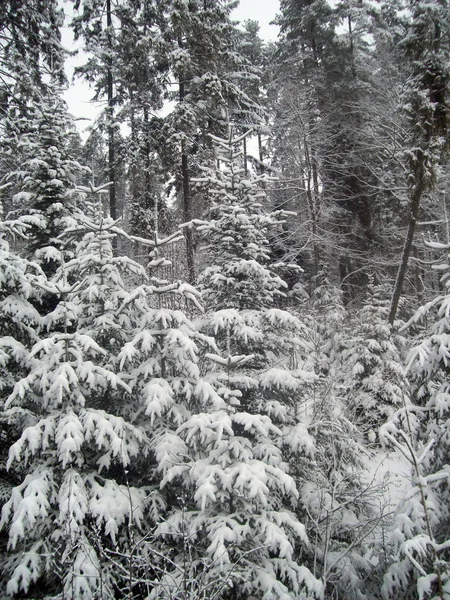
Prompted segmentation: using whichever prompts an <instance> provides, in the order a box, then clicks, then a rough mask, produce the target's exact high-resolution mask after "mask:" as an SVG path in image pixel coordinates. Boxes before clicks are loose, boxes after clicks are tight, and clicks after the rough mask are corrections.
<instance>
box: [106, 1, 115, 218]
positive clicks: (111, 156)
mask: <svg viewBox="0 0 450 600" xmlns="http://www.w3.org/2000/svg"><path fill="white" fill-rule="evenodd" d="M106 27H107V30H108V45H109V51H110V55H109V56H108V58H107V59H106V79H107V93H108V179H109V183H110V186H109V214H110V216H111V218H112V219H117V206H116V165H115V161H116V157H115V147H114V122H113V121H114V90H113V74H112V66H113V65H112V12H111V0H106Z"/></svg>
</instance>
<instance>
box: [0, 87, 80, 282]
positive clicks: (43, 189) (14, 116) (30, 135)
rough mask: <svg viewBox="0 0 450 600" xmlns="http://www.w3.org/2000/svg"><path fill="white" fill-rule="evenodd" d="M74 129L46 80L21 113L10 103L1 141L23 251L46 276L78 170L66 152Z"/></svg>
mask: <svg viewBox="0 0 450 600" xmlns="http://www.w3.org/2000/svg"><path fill="white" fill-rule="evenodd" d="M74 133H75V130H74V127H73V123H72V122H71V119H70V117H69V115H68V114H67V109H66V106H65V103H64V102H63V100H62V99H61V90H60V89H59V88H58V86H56V85H49V86H47V87H46V89H45V90H44V91H42V92H41V93H40V95H39V98H38V99H37V100H36V102H35V103H34V104H33V105H32V107H30V109H29V111H28V113H27V114H26V115H25V116H20V113H18V111H17V109H16V107H15V106H11V107H10V110H9V114H8V122H7V127H6V136H5V137H4V139H3V140H2V152H3V156H4V157H5V158H6V157H9V156H12V157H14V158H13V165H14V167H13V170H12V171H10V172H9V173H8V175H7V181H8V183H10V187H9V188H8V190H7V192H8V193H9V194H12V209H13V211H14V213H15V214H18V215H22V218H26V221H27V223H28V224H29V228H28V231H27V236H28V242H27V251H28V255H29V257H30V258H31V259H32V260H33V261H36V262H37V263H38V264H39V265H40V266H41V268H42V269H43V270H44V272H45V273H46V274H47V275H48V276H50V275H52V274H54V273H55V271H56V269H57V268H58V265H59V264H61V262H62V261H63V256H62V253H61V252H62V241H61V239H60V238H59V235H60V234H61V233H62V232H63V231H64V230H65V229H66V228H67V227H68V226H69V225H70V222H71V221H70V220H71V215H72V213H73V211H74V209H75V207H76V199H77V193H76V190H75V182H76V179H77V178H78V177H79V176H80V174H81V173H82V171H83V170H82V167H81V166H80V164H79V163H78V162H77V161H75V160H74V159H73V158H72V156H71V153H70V140H71V137H72V136H73V135H74ZM9 162H10V161H9ZM68 250H69V248H67V249H66V252H67V251H68Z"/></svg>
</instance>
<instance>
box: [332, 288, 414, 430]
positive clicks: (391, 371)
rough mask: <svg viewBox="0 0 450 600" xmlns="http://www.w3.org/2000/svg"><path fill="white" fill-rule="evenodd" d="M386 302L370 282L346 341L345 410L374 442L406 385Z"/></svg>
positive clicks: (344, 359) (397, 341)
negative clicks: (349, 336)
mask: <svg viewBox="0 0 450 600" xmlns="http://www.w3.org/2000/svg"><path fill="white" fill-rule="evenodd" d="M388 314H389V301H388V300H387V297H386V293H385V291H384V290H383V288H382V286H380V285H374V284H373V282H369V285H368V287H367V295H366V298H365V300H364V303H363V305H362V307H361V309H360V310H359V311H358V314H357V316H356V322H355V325H354V331H353V336H352V337H351V338H350V339H349V340H348V341H346V346H347V348H346V349H345V350H344V351H343V361H344V364H346V366H347V368H348V380H347V381H346V382H345V383H344V385H345V386H346V388H347V402H346V404H347V411H348V414H349V418H350V419H351V420H352V422H353V423H355V424H356V425H357V426H358V429H359V430H360V431H361V432H362V433H363V435H365V436H367V438H368V440H369V441H371V442H374V441H375V440H376V439H377V432H378V429H379V427H381V425H383V424H384V423H385V422H386V421H387V420H388V419H389V418H390V417H391V416H392V415H393V413H394V412H395V411H396V410H397V409H398V408H399V407H400V406H402V405H403V403H404V399H405V394H406V393H407V389H408V386H407V382H406V379H405V375H404V369H403V366H402V357H401V354H400V352H401V348H399V343H400V341H401V340H400V337H399V336H398V335H396V334H395V332H394V331H393V329H392V326H391V325H390V324H389V323H387V316H388Z"/></svg>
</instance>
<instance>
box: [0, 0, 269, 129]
mask: <svg viewBox="0 0 450 600" xmlns="http://www.w3.org/2000/svg"><path fill="white" fill-rule="evenodd" d="M0 2H1V0H0ZM279 6H280V3H279V0H241V1H240V4H239V6H238V8H237V9H236V10H235V11H234V12H233V15H232V17H233V19H235V20H236V21H246V20H247V19H252V20H253V21H258V22H259V25H260V28H261V29H260V35H261V37H262V38H263V39H265V40H272V41H273V40H275V39H276V37H277V33H278V28H277V27H276V26H275V25H270V22H271V21H273V19H274V18H275V15H276V13H277V11H278V10H279ZM64 8H65V9H66V10H67V4H65V5H64ZM63 44H64V45H65V46H66V47H67V48H68V49H69V48H71V47H72V44H73V37H72V34H71V32H70V30H68V29H67V28H65V30H64V32H63ZM82 63H83V58H82V57H80V56H78V57H74V58H72V59H69V61H68V69H67V71H68V73H67V74H68V77H69V80H71V78H72V74H73V67H74V65H78V64H82ZM91 97H92V91H91V90H90V89H89V86H88V85H87V84H86V83H84V82H83V81H81V80H80V79H77V80H76V81H75V83H74V84H73V85H71V87H70V89H68V90H67V91H66V93H65V94H64V98H65V100H66V102H67V104H68V106H69V111H70V112H71V113H72V114H73V116H74V117H75V118H76V119H82V120H80V121H78V125H79V129H80V130H81V131H82V130H85V129H86V128H87V127H88V126H89V124H90V122H91V120H92V119H95V117H96V116H97V114H98V112H99V110H100V108H101V105H98V104H97V105H96V104H93V103H92V102H90V99H91Z"/></svg>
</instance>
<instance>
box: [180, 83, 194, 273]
mask: <svg viewBox="0 0 450 600" xmlns="http://www.w3.org/2000/svg"><path fill="white" fill-rule="evenodd" d="M184 96H185V90H184V83H183V82H182V81H181V82H180V102H183V100H184ZM181 178H182V181H183V219H184V221H185V223H187V222H189V221H191V220H192V206H191V190H190V185H189V163H188V155H187V150H186V142H185V140H183V141H182V142H181ZM185 237H186V262H187V269H188V281H189V283H194V282H195V265H194V241H193V235H192V229H191V228H190V227H186V229H185Z"/></svg>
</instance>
